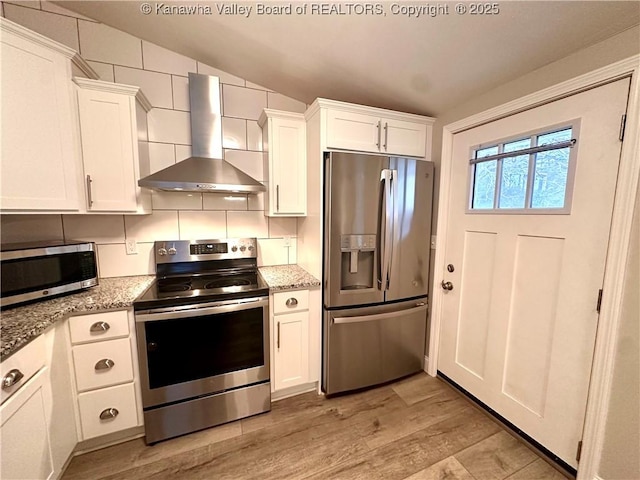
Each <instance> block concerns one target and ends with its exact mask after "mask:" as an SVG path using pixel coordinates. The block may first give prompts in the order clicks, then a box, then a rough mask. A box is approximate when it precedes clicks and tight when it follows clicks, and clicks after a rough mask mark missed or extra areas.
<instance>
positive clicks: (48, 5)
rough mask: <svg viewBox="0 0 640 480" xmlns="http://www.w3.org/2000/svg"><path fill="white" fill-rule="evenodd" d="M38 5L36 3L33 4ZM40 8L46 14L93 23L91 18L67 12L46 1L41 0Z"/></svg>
mask: <svg viewBox="0 0 640 480" xmlns="http://www.w3.org/2000/svg"><path fill="white" fill-rule="evenodd" d="M34 3H38V2H34ZM40 8H42V10H44V11H46V12H51V13H57V14H58V15H65V16H67V17H74V18H81V19H82V20H88V21H90V22H95V20H94V19H93V18H89V17H85V16H84V15H81V14H79V13H76V12H72V11H71V10H67V9H66V8H62V7H61V6H60V5H56V4H55V3H53V2H49V1H47V0H42V1H41V2H40Z"/></svg>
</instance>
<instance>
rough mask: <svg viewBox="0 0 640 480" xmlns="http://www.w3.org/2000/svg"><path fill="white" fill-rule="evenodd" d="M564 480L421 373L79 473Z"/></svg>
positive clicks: (117, 456)
mask: <svg viewBox="0 0 640 480" xmlns="http://www.w3.org/2000/svg"><path fill="white" fill-rule="evenodd" d="M303 478H305V479H306V478H308V479H322V480H324V479H345V480H351V479H367V480H375V479H384V480H392V479H398V480H401V479H406V480H425V479H448V480H455V479H460V480H473V479H475V480H485V479H497V480H499V479H509V480H542V479H550V480H564V479H565V478H566V477H565V476H564V475H563V474H562V473H560V472H559V471H558V470H556V469H555V468H554V467H553V466H551V465H550V464H549V463H547V462H546V461H545V460H544V459H543V458H542V457H540V456H539V455H538V454H537V453H536V452H535V451H534V450H532V449H531V448H529V446H528V445H527V444H526V443H525V442H523V441H522V440H520V439H518V438H516V437H514V436H513V435H512V434H511V433H510V432H509V431H508V430H506V429H505V428H504V427H502V426H501V425H500V424H498V423H497V422H496V421H494V420H493V419H492V418H491V417H490V416H489V415H488V414H486V413H485V412H483V411H482V410H480V409H478V408H477V407H476V406H475V405H473V404H472V403H471V402H470V401H469V400H467V399H466V398H465V397H464V396H462V395H461V394H459V393H458V392H457V391H455V390H454V389H453V388H451V387H450V386H449V385H447V384H446V383H444V382H443V381H442V380H439V379H437V378H432V377H429V376H427V375H426V374H422V373H421V374H417V375H415V376H412V377H409V378H407V379H404V380H402V381H399V382H396V383H393V384H390V385H385V386H381V387H378V388H374V389H371V390H367V391H364V392H359V393H355V394H349V395H344V396H340V397H336V398H330V399H327V398H325V397H323V396H319V395H316V394H315V393H307V394H303V395H298V396H295V397H291V398H288V399H284V400H281V401H278V402H275V403H273V405H272V410H271V412H269V413H265V414H261V415H257V416H254V417H251V418H246V419H243V420H239V421H236V422H232V423H228V424H226V425H222V426H220V427H215V428H210V429H207V430H203V431H201V432H196V433H192V434H190V435H185V436H183V437H179V438H175V439H172V440H167V441H165V442H160V443H158V444H156V445H154V446H152V447H147V446H146V445H145V444H144V441H143V439H137V440H132V441H129V442H126V443H121V444H119V445H115V446H112V447H108V448H105V449H102V450H98V451H95V452H91V453H87V454H84V455H81V456H78V457H75V458H74V459H73V460H72V461H71V464H70V465H69V468H68V469H67V471H66V472H65V474H64V476H63V479H64V480H76V479H91V480H98V479H118V480H141V479H171V480H179V479H185V480H186V479H188V480H198V479H207V480H213V479H215V480H218V479H220V480H222V479H234V480H235V479H261V480H266V479H303Z"/></svg>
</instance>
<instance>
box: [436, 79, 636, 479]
mask: <svg viewBox="0 0 640 480" xmlns="http://www.w3.org/2000/svg"><path fill="white" fill-rule="evenodd" d="M628 90H629V80H628V79H622V80H618V81H616V82H613V83H610V84H607V85H604V86H600V87H598V88H594V89H591V90H588V91H585V92H582V93H579V94H576V95H573V96H571V97H568V98H564V99H561V100H557V101H554V102H552V103H549V104H546V105H543V106H540V107H537V108H535V109H532V110H528V111H526V112H522V113H519V114H516V115H513V116H510V117H507V118H504V119H501V120H497V121H494V122H492V123H489V124H486V125H483V126H480V127H476V128H473V129H471V130H467V131H465V132H462V133H458V134H456V135H455V136H454V143H453V156H452V161H453V164H452V167H451V168H452V174H451V179H452V180H451V188H450V192H451V194H450V199H449V200H450V206H449V212H450V215H449V218H448V228H447V240H446V252H445V257H444V258H445V262H446V264H447V267H448V268H447V269H445V272H444V276H443V278H442V279H439V278H438V279H436V280H437V281H438V282H439V281H440V280H443V282H450V284H447V283H444V284H443V288H445V290H446V291H445V292H444V295H443V297H444V298H443V301H442V316H441V332H440V351H439V358H438V370H439V371H440V372H441V373H443V374H444V375H446V376H447V377H449V378H450V379H452V380H453V381H454V382H456V383H457V384H458V385H460V386H461V387H462V388H464V389H465V390H467V391H468V392H470V393H471V394H472V395H474V396H475V397H476V398H478V399H479V400H481V401H482V402H484V403H485V404H486V405H488V406H489V407H490V408H492V409H493V410H495V411H496V412H497V413H498V414H500V415H502V416H503V417H504V418H506V419H507V420H508V421H510V422H511V423H513V424H514V425H516V426H517V427H518V428H519V429H521V430H522V431H523V432H525V433H526V434H527V435H529V436H530V437H532V438H533V439H535V440H536V441H537V442H539V443H540V444H542V445H543V446H545V447H546V448H547V449H548V450H550V451H551V452H553V453H554V454H555V455H557V456H558V457H559V458H560V459H562V460H563V461H564V462H566V463H568V464H569V465H571V466H573V467H576V466H577V462H576V449H577V444H578V441H579V440H580V439H581V436H582V428H583V422H584V415H585V407H586V399H587V392H588V387H589V376H590V371H591V362H592V356H593V349H594V341H595V334H596V328H597V323H598V312H597V303H598V292H599V290H600V289H601V288H602V283H603V276H604V267H605V256H606V251H607V244H608V238H609V228H610V223H611V215H612V210H613V199H614V192H615V188H616V181H617V173H618V163H619V159H620V149H621V145H622V144H621V142H620V140H619V131H620V122H621V117H622V115H623V114H624V113H625V110H626V104H627V96H628ZM574 140H575V142H574ZM537 147H540V148H537ZM547 148H549V150H546V149H547ZM537 150H543V151H537ZM515 151H519V152H520V153H519V154H516V155H515V156H512V157H505V156H504V155H503V154H504V153H505V152H515ZM487 159H488V160H487ZM448 288H451V289H450V290H448Z"/></svg>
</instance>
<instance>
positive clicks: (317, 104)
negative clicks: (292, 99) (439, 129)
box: [304, 98, 436, 125]
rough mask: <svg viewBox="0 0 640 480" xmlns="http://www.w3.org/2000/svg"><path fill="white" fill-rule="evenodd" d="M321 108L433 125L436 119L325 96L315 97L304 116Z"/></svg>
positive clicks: (308, 115) (309, 116) (309, 115)
mask: <svg viewBox="0 0 640 480" xmlns="http://www.w3.org/2000/svg"><path fill="white" fill-rule="evenodd" d="M321 108H329V109H331V110H344V111H348V112H354V113H362V114H363V115H379V116H381V117H384V118H388V119H397V120H401V121H404V122H416V123H422V124H424V125H433V123H434V122H435V121H436V119H435V118H433V117H425V116H423V115H416V114H414V113H403V112H396V111H395V110H387V109H386V108H378V107H368V106H366V105H358V104H357V103H347V102H340V101H337V100H329V99H327V98H316V99H315V101H314V102H313V103H312V104H311V106H309V108H307V111H306V112H305V113H304V116H305V118H306V119H307V120H308V119H309V118H311V117H312V116H313V115H315V113H316V112H317V111H318V110H320V109H321Z"/></svg>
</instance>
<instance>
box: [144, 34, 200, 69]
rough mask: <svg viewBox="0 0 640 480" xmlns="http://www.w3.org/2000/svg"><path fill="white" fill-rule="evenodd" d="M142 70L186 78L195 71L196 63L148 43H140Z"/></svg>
mask: <svg viewBox="0 0 640 480" xmlns="http://www.w3.org/2000/svg"><path fill="white" fill-rule="evenodd" d="M142 51H143V53H144V69H145V70H153V71H155V72H164V73H172V74H174V75H182V76H184V77H187V76H188V75H189V72H195V71H196V70H197V66H196V61H195V60H192V59H191V58H188V57H185V56H184V55H180V54H179V53H175V52H172V51H171V50H167V49H166V48H162V47H159V46H158V45H154V44H153V43H149V42H145V41H143V42H142Z"/></svg>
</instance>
